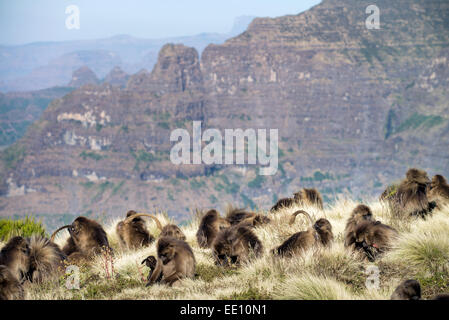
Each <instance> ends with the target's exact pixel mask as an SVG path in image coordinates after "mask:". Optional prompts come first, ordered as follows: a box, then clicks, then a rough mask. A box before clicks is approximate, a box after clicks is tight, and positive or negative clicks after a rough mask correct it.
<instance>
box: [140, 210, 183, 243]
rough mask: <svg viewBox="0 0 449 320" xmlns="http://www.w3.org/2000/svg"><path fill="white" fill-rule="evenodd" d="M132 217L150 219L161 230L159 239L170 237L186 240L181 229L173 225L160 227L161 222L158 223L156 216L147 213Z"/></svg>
mask: <svg viewBox="0 0 449 320" xmlns="http://www.w3.org/2000/svg"><path fill="white" fill-rule="evenodd" d="M134 217H150V218H152V219H153V220H154V222H156V225H157V228H158V229H159V230H161V233H160V234H159V238H162V237H172V238H175V239H179V240H186V236H185V234H184V232H182V230H181V228H179V227H178V226H177V225H175V224H171V223H170V224H167V225H165V226H162V224H161V222H160V221H159V219H158V218H156V216H154V215H152V214H148V213H136V214H135V215H134Z"/></svg>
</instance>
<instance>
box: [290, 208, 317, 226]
mask: <svg viewBox="0 0 449 320" xmlns="http://www.w3.org/2000/svg"><path fill="white" fill-rule="evenodd" d="M298 214H303V215H305V216H306V217H307V218H308V219H309V221H310V223H311V225H312V226H313V224H314V222H313V220H312V217H311V216H310V215H309V214H308V213H307V212H305V211H304V210H298V211H296V212H295V213H293V214H292V217H291V218H290V221H289V224H290V225H292V224H294V223H295V219H296V216H297V215H298Z"/></svg>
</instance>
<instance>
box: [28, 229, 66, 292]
mask: <svg viewBox="0 0 449 320" xmlns="http://www.w3.org/2000/svg"><path fill="white" fill-rule="evenodd" d="M27 241H28V245H29V248H30V266H29V270H28V272H27V279H28V280H29V281H31V282H38V283H40V282H43V281H46V280H48V279H51V278H54V277H55V276H57V275H58V274H59V273H60V271H62V267H63V262H64V260H65V258H66V255H65V254H64V253H63V252H62V251H61V249H60V248H59V246H58V245H56V244H55V243H53V242H51V241H50V240H48V239H47V238H45V237H42V236H40V235H33V236H31V238H27Z"/></svg>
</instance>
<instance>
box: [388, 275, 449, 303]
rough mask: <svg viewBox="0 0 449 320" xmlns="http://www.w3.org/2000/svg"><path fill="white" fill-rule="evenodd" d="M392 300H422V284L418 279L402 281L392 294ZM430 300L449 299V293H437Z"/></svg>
mask: <svg viewBox="0 0 449 320" xmlns="http://www.w3.org/2000/svg"><path fill="white" fill-rule="evenodd" d="M390 299H391V300H421V285H420V284H419V282H418V281H416V280H413V279H409V280H405V281H403V282H401V283H400V284H399V285H398V286H397V288H396V290H394V292H393V294H392V295H391V298H390ZM430 300H444V301H449V294H445V293H443V294H437V295H434V296H433V297H432V298H431V299H430Z"/></svg>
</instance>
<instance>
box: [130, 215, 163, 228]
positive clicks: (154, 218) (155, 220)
mask: <svg viewBox="0 0 449 320" xmlns="http://www.w3.org/2000/svg"><path fill="white" fill-rule="evenodd" d="M137 217H150V218H151V219H153V220H154V222H156V225H157V228H158V229H159V230H162V224H161V222H160V221H159V219H158V218H156V216H155V215H153V214H148V213H136V214H133V215H132V216H129V217H128V218H126V219H125V221H124V222H125V223H130V222H131V221H132V220H133V219H134V218H137Z"/></svg>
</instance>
